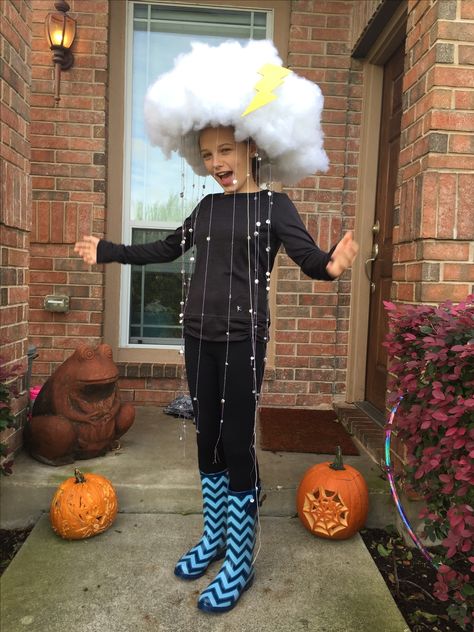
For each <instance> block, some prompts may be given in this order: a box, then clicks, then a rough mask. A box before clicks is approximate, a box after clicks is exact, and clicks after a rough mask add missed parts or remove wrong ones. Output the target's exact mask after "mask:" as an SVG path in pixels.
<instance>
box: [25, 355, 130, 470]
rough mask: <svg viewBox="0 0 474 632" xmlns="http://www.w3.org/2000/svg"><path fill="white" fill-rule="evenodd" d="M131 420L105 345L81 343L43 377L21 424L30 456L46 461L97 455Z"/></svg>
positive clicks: (55, 462)
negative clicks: (43, 379)
mask: <svg viewBox="0 0 474 632" xmlns="http://www.w3.org/2000/svg"><path fill="white" fill-rule="evenodd" d="M134 419H135V409H134V407H133V406H132V405H131V404H129V403H123V404H122V403H121V401H120V393H119V387H118V368H117V365H116V364H115V362H114V361H113V359H112V349H111V347H110V346H109V345H106V344H101V345H99V346H98V347H95V348H94V347H91V346H89V345H80V346H79V347H78V348H77V349H76V351H75V352H74V353H73V355H71V356H70V357H69V358H68V359H67V360H66V361H65V362H63V363H62V364H61V365H60V366H59V367H58V368H57V369H56V370H55V371H54V373H53V374H52V375H51V377H50V378H49V379H48V380H47V381H46V382H45V384H44V385H43V387H42V388H41V391H40V392H39V394H38V396H37V398H36V400H35V402H34V405H33V410H32V414H31V419H30V420H29V422H28V423H27V425H26V428H25V442H26V445H27V446H28V449H29V451H30V454H31V456H33V457H34V458H35V459H37V460H38V461H41V462H43V463H47V464H48V465H63V464H65V463H72V462H73V461H74V460H75V459H90V458H93V457H96V456H102V455H103V454H105V453H106V452H107V451H108V450H111V449H112V448H113V447H114V445H116V441H117V439H118V438H119V437H121V436H122V435H123V434H124V433H125V432H127V430H128V429H129V428H130V426H131V425H132V424H133V422H134Z"/></svg>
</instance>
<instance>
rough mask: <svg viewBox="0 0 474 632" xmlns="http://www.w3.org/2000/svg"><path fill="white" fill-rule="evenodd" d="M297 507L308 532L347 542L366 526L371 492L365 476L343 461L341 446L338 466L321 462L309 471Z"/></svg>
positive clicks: (338, 451)
mask: <svg viewBox="0 0 474 632" xmlns="http://www.w3.org/2000/svg"><path fill="white" fill-rule="evenodd" d="M296 504H297V509H298V516H299V518H300V520H301V522H302V523H303V525H304V526H305V527H306V528H307V529H308V531H311V533H313V534H314V535H317V536H319V537H321V538H330V539H332V540H345V539H347V538H350V537H351V536H353V535H354V533H357V531H359V529H361V528H362V527H363V526H364V525H365V521H366V519H367V512H368V509H369V493H368V489H367V484H366V482H365V480H364V478H363V476H362V474H361V473H360V472H358V471H357V470H356V469H355V468H354V467H351V466H350V465H344V463H343V462H342V454H341V448H340V447H339V446H338V448H337V451H336V459H335V461H334V463H330V462H326V463H318V464H317V465H313V467H310V468H309V470H307V471H306V472H305V474H304V476H303V478H302V480H301V483H300V485H299V487H298V492H297V496H296Z"/></svg>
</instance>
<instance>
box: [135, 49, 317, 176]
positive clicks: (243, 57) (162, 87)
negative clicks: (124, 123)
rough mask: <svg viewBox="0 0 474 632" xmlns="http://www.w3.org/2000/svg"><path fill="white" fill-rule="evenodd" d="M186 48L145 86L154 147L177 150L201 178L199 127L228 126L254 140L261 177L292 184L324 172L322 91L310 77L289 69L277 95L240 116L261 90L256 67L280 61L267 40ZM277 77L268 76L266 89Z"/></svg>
mask: <svg viewBox="0 0 474 632" xmlns="http://www.w3.org/2000/svg"><path fill="white" fill-rule="evenodd" d="M191 46H192V50H191V52H189V53H187V54H183V55H179V56H178V57H177V58H176V60H175V62H174V67H173V69H172V70H170V71H169V72H166V73H164V74H162V75H160V76H159V77H158V79H157V81H156V82H155V83H154V84H153V85H152V86H151V87H150V88H149V89H148V92H147V95H146V98H145V126H146V129H147V133H148V136H149V138H150V140H151V142H152V144H153V145H157V146H158V147H160V148H161V149H162V151H163V152H164V154H165V156H167V157H170V155H171V152H173V151H175V152H177V153H178V154H179V155H181V156H182V157H183V158H184V159H185V160H186V162H187V163H188V164H189V165H190V166H191V168H192V169H193V170H194V172H195V173H196V174H198V175H200V176H206V175H208V173H207V171H206V169H205V167H204V164H203V161H202V158H201V156H200V153H199V132H200V131H201V130H203V129H205V128H206V127H217V126H220V125H224V126H233V127H234V129H235V139H236V140H237V141H242V140H246V139H247V138H250V137H251V138H252V139H253V140H254V141H255V143H256V144H257V147H258V149H259V155H260V156H261V157H262V160H261V163H260V180H261V181H263V182H265V181H267V182H268V181H269V180H280V181H282V182H283V183H284V184H289V185H290V184H295V183H296V182H298V181H299V180H301V179H302V178H304V177H305V176H308V175H312V174H314V173H315V172H316V171H327V169H328V166H329V161H328V158H327V155H326V153H325V151H324V149H323V134H322V131H321V125H320V120H321V111H322V108H323V96H322V94H321V90H320V89H319V87H318V86H317V85H316V84H315V83H313V82H311V81H308V80H307V79H304V78H303V77H299V76H298V75H296V74H295V73H294V72H289V73H288V74H287V75H286V76H285V77H284V78H283V79H282V81H281V83H280V85H278V86H277V87H275V88H274V89H272V90H271V93H272V94H273V95H274V96H275V97H276V98H273V100H271V101H269V102H267V103H265V105H262V106H261V107H258V108H257V109H254V110H253V111H251V112H250V113H249V114H246V115H245V116H242V114H243V112H244V111H246V109H247V108H248V106H249V104H250V103H252V101H253V99H254V97H255V96H256V94H257V93H258V92H262V90H261V89H260V90H256V84H258V83H259V81H261V80H262V74H261V73H259V70H262V67H263V66H265V65H266V64H271V65H273V66H282V61H281V59H280V58H279V56H278V53H277V51H276V49H275V47H274V45H273V43H272V42H271V41H268V40H250V41H249V42H248V43H247V44H245V45H241V44H240V43H239V42H235V41H227V42H224V43H223V44H220V45H219V46H209V45H207V44H203V43H198V42H194V43H192V45H191ZM275 83H279V82H275ZM275 83H271V82H269V84H270V85H269V87H268V92H270V89H271V88H273V86H274V85H275ZM269 98H270V99H272V97H271V96H270V97H269Z"/></svg>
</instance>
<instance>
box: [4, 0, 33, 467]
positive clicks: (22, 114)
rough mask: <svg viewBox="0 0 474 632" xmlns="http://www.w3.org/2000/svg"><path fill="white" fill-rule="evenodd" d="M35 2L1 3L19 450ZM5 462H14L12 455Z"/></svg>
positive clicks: (7, 322)
mask: <svg viewBox="0 0 474 632" xmlns="http://www.w3.org/2000/svg"><path fill="white" fill-rule="evenodd" d="M30 81H31V3H30V2H29V0H16V1H15V0H4V1H3V2H1V3H0V83H1V89H0V107H1V117H0V121H1V143H0V156H1V164H0V183H1V184H0V253H1V254H0V261H1V284H0V285H1V290H0V340H1V351H0V366H1V367H2V369H1V373H2V379H5V378H4V376H8V375H9V374H10V373H11V371H12V368H13V367H16V371H17V373H18V374H19V378H18V379H16V380H13V383H12V386H14V387H15V388H16V389H18V392H19V394H18V397H15V398H13V399H12V401H11V405H12V412H13V413H14V414H15V418H16V419H15V426H14V427H13V428H9V429H7V430H4V431H3V432H2V433H0V440H1V441H2V442H4V443H5V444H8V450H9V452H10V453H11V452H15V451H16V450H17V449H18V448H19V446H20V444H21V428H22V426H23V424H24V421H25V417H26V406H27V403H28V398H27V393H26V390H25V386H26V385H25V379H24V375H25V372H26V367H27V359H26V357H27V351H28V265H29V255H28V248H29V235H30V229H31V210H30V208H31V191H30V147H29V142H28V141H29V132H30V123H29V121H30V106H29V100H30ZM5 460H7V461H8V460H9V454H7V455H6V457H5Z"/></svg>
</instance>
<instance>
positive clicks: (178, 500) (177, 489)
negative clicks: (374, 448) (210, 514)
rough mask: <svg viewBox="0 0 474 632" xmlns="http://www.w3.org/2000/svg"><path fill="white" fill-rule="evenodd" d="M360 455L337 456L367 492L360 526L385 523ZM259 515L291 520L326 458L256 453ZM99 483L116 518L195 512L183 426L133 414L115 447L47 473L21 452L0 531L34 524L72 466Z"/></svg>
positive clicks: (378, 478)
mask: <svg viewBox="0 0 474 632" xmlns="http://www.w3.org/2000/svg"><path fill="white" fill-rule="evenodd" d="M359 448H360V452H361V454H360V456H348V457H345V462H346V463H347V464H349V465H352V466H353V467H355V468H356V469H358V470H359V471H360V472H361V474H362V475H363V476H364V478H365V480H366V482H367V485H368V488H369V516H368V521H367V526H369V527H382V528H383V527H385V526H386V525H388V524H393V522H394V519H395V507H394V504H393V502H392V499H391V496H390V491H389V487H388V483H387V481H386V480H385V479H384V476H383V474H382V471H381V470H380V468H379V467H377V465H376V464H375V463H374V462H373V460H372V459H371V458H370V457H369V456H368V455H367V453H365V452H364V450H363V447H362V446H360V445H359ZM258 458H259V465H260V471H261V477H262V482H263V491H264V493H265V494H266V496H267V498H266V500H265V502H264V503H263V506H262V509H261V512H262V515H264V516H288V517H290V516H293V515H294V514H295V513H296V504H295V503H296V500H295V499H296V490H297V488H298V485H299V483H300V481H301V479H302V477H303V475H304V473H305V472H306V470H307V469H308V468H309V467H311V466H313V465H314V464H316V463H321V462H325V461H332V459H333V455H321V454H307V453H291V452H276V453H274V452H267V451H263V450H259V451H258ZM75 466H77V467H79V468H80V469H82V470H83V471H84V472H97V473H100V474H102V475H103V476H106V477H107V478H108V479H109V480H110V481H111V482H112V484H113V485H114V487H115V488H116V490H117V495H118V500H119V511H120V512H122V513H131V514H139V513H146V514H149V513H182V514H189V513H199V512H201V510H202V501H201V494H200V481H199V476H198V467H197V459H196V447H195V430H194V426H193V424H192V423H191V422H189V421H188V422H186V423H185V424H184V423H183V421H182V420H178V419H175V418H173V417H169V416H168V415H165V414H164V413H163V412H162V409H159V408H155V407H138V408H137V415H136V421H135V423H134V425H133V427H132V428H131V429H130V430H129V432H127V434H126V435H124V437H123V438H122V441H121V448H120V449H119V450H117V451H115V452H109V453H108V454H107V455H105V456H103V457H99V458H96V459H88V460H85V461H78V462H76V463H75V464H71V465H64V466H60V467H52V466H48V465H45V464H43V463H39V462H38V461H35V460H34V459H32V458H31V457H30V456H29V455H28V454H26V453H21V454H19V455H18V457H17V458H16V460H15V464H14V468H13V475H11V476H9V477H2V480H1V488H2V489H1V491H2V493H1V496H0V528H15V527H24V526H27V525H29V524H34V523H35V522H36V521H37V520H38V519H39V517H40V516H41V514H42V513H44V512H48V511H49V506H50V502H51V499H52V497H53V495H54V492H55V490H56V488H57V486H58V485H59V484H60V483H61V482H62V481H63V480H64V479H65V478H67V477H69V476H72V475H73V472H74V467H75Z"/></svg>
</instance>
